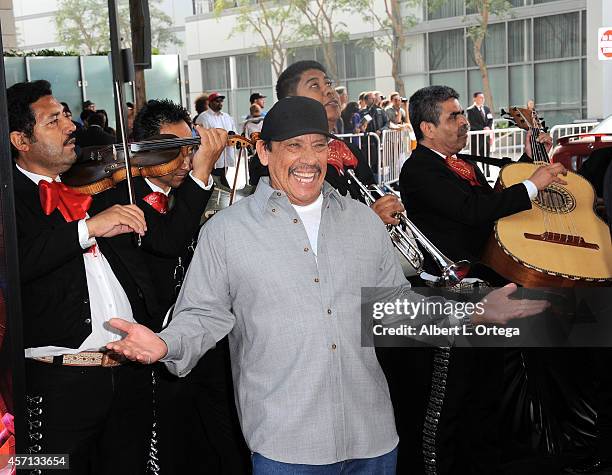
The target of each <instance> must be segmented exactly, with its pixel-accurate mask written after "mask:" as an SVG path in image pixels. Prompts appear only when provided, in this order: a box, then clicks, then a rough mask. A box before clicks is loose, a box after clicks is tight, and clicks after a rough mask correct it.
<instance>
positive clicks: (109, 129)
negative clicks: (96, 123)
mask: <svg viewBox="0 0 612 475" xmlns="http://www.w3.org/2000/svg"><path fill="white" fill-rule="evenodd" d="M96 112H98V113H99V114H102V115H103V116H104V132H106V133H107V134H110V135H114V136H115V137H116V136H117V132H115V129H113V128H112V127H110V126H109V125H108V114H107V113H106V111H105V110H104V109H98V110H97V111H96Z"/></svg>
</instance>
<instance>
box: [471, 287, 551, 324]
mask: <svg viewBox="0 0 612 475" xmlns="http://www.w3.org/2000/svg"><path fill="white" fill-rule="evenodd" d="M516 288H517V287H516V284H508V285H506V286H504V287H502V288H501V289H496V290H494V291H493V292H491V293H490V294H489V295H487V296H486V298H484V299H482V300H481V302H482V304H483V307H484V312H483V313H482V315H477V314H474V315H473V316H472V323H474V324H475V325H478V324H481V323H491V324H497V325H505V324H506V323H508V322H509V321H510V320H514V319H516V318H525V317H530V316H532V315H537V314H538V313H542V312H543V311H544V310H546V309H547V308H548V307H549V306H550V304H549V303H548V302H547V301H546V300H528V299H520V300H516V299H514V300H513V299H510V295H512V294H513V293H514V292H515V291H516Z"/></svg>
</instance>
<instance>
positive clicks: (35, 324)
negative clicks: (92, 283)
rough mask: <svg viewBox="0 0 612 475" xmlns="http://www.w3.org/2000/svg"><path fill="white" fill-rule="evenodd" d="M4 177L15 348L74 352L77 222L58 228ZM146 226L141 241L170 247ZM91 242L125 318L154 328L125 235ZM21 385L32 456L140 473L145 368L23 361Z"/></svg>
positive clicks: (79, 256)
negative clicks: (16, 302) (10, 206)
mask: <svg viewBox="0 0 612 475" xmlns="http://www.w3.org/2000/svg"><path fill="white" fill-rule="evenodd" d="M13 175H14V190H15V212H16V218H17V235H18V247H19V261H20V277H21V292H22V303H23V305H22V307H23V327H24V344H25V347H26V348H29V347H42V346H61V347H67V348H78V347H79V346H80V344H81V343H82V342H83V341H84V340H85V338H86V337H87V336H88V335H89V334H90V333H91V312H90V307H89V294H88V287H87V280H86V273H85V265H84V262H83V253H84V252H86V251H85V250H83V249H82V248H81V246H80V244H79V239H78V221H73V222H70V223H67V222H66V221H65V220H64V218H63V216H62V215H61V213H60V212H59V211H57V210H55V211H54V212H53V213H51V214H50V215H49V216H46V215H45V214H44V212H43V210H42V207H41V204H40V199H39V194H38V187H37V185H36V184H34V183H33V182H32V181H31V180H30V179H29V178H28V177H26V176H25V175H24V174H23V173H21V172H20V171H19V170H17V169H16V168H14V170H13ZM115 203H116V202H115ZM110 204H114V203H113V202H112V201H111V200H110V194H104V195H100V196H96V197H94V202H93V204H92V206H91V208H90V210H89V213H90V215H94V214H96V213H97V212H99V211H101V210H103V209H105V208H106V207H107V206H108V205H110ZM148 223H149V231H148V235H147V237H146V238H144V239H143V243H146V245H148V246H152V247H153V248H155V247H156V246H157V247H160V248H162V249H163V250H165V251H168V250H170V249H171V248H172V245H169V244H168V243H165V241H166V240H167V239H169V237H168V236H162V235H161V234H162V232H163V229H162V227H161V226H160V225H159V223H156V222H155V220H153V221H150V222H149V221H148ZM179 234H180V233H179ZM96 242H97V245H98V247H99V249H100V251H101V252H102V254H103V255H104V257H105V258H106V259H107V261H108V262H109V265H110V266H111V268H112V270H113V273H114V274H115V276H116V277H117V280H118V281H119V283H120V284H121V286H122V288H123V289H124V291H125V293H126V295H127V297H128V299H129V302H130V306H131V309H132V313H133V316H134V319H135V320H136V321H138V322H140V323H142V324H144V325H147V326H150V327H151V328H154V329H156V328H157V327H158V326H159V324H160V323H161V318H160V315H159V313H158V312H159V304H158V303H157V300H156V298H155V290H154V287H153V285H152V282H151V280H150V278H149V275H148V273H147V272H146V270H145V268H144V266H143V260H142V255H141V252H140V251H138V250H137V249H136V248H135V247H134V246H133V244H132V237H131V236H130V235H121V236H117V237H115V238H110V239H104V238H97V239H96ZM174 245H176V243H175V244H174ZM118 316H119V317H120V316H121V315H118ZM26 387H27V393H28V398H27V401H26V405H27V408H28V409H29V410H34V411H36V412H33V413H31V414H30V416H31V417H30V421H31V422H36V423H37V424H38V423H40V427H38V428H37V427H36V426H34V428H33V429H31V431H30V435H34V434H35V436H36V437H39V436H42V438H38V439H32V443H31V447H34V449H37V452H38V453H69V454H70V471H69V472H68V473H71V474H72V473H74V474H79V475H80V474H89V473H93V474H106V473H113V474H124V473H125V474H126V475H127V474H130V475H133V474H139V473H144V465H145V460H146V454H147V447H148V445H149V441H150V434H151V417H150V416H151V409H152V407H151V373H150V369H149V368H147V367H145V366H142V365H139V364H124V365H122V366H118V367H113V368H103V367H76V366H75V367H70V366H61V365H55V364H48V363H42V362H38V361H34V360H31V359H28V360H26ZM39 410H40V413H38V411H39ZM35 446H38V447H35ZM28 448H29V447H27V448H26V450H27V449H28ZM111 454H112V456H111Z"/></svg>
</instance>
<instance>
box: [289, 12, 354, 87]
mask: <svg viewBox="0 0 612 475" xmlns="http://www.w3.org/2000/svg"><path fill="white" fill-rule="evenodd" d="M291 1H292V3H293V5H294V6H295V9H296V10H295V14H294V15H293V16H292V21H293V24H294V27H295V40H298V41H299V40H305V41H312V40H315V41H316V42H317V43H318V44H320V45H321V47H322V49H323V58H324V62H325V64H326V66H327V68H328V71H329V73H330V75H331V76H332V77H333V78H336V79H337V78H338V65H337V64H336V49H335V46H334V44H335V43H337V42H343V41H347V40H348V38H349V34H348V30H347V26H346V24H345V23H343V22H339V21H336V19H335V18H336V17H335V16H336V15H337V14H340V13H344V12H351V11H354V9H355V1H354V0H291Z"/></svg>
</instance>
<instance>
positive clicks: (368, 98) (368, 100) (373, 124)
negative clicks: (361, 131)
mask: <svg viewBox="0 0 612 475" xmlns="http://www.w3.org/2000/svg"><path fill="white" fill-rule="evenodd" d="M377 98H378V99H377ZM377 100H378V102H379V103H380V95H379V94H378V93H377V92H376V91H370V92H367V93H366V95H365V96H364V101H365V104H366V108H365V111H364V112H363V113H362V114H361V115H362V117H364V118H366V114H367V115H368V116H369V119H370V120H369V122H368V126H367V129H366V131H367V132H375V133H377V134H379V135H380V133H381V132H382V131H383V130H385V129H388V125H387V124H388V119H387V114H385V111H383V110H382V109H381V108H380V107H378V105H377V104H376V101H377Z"/></svg>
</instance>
